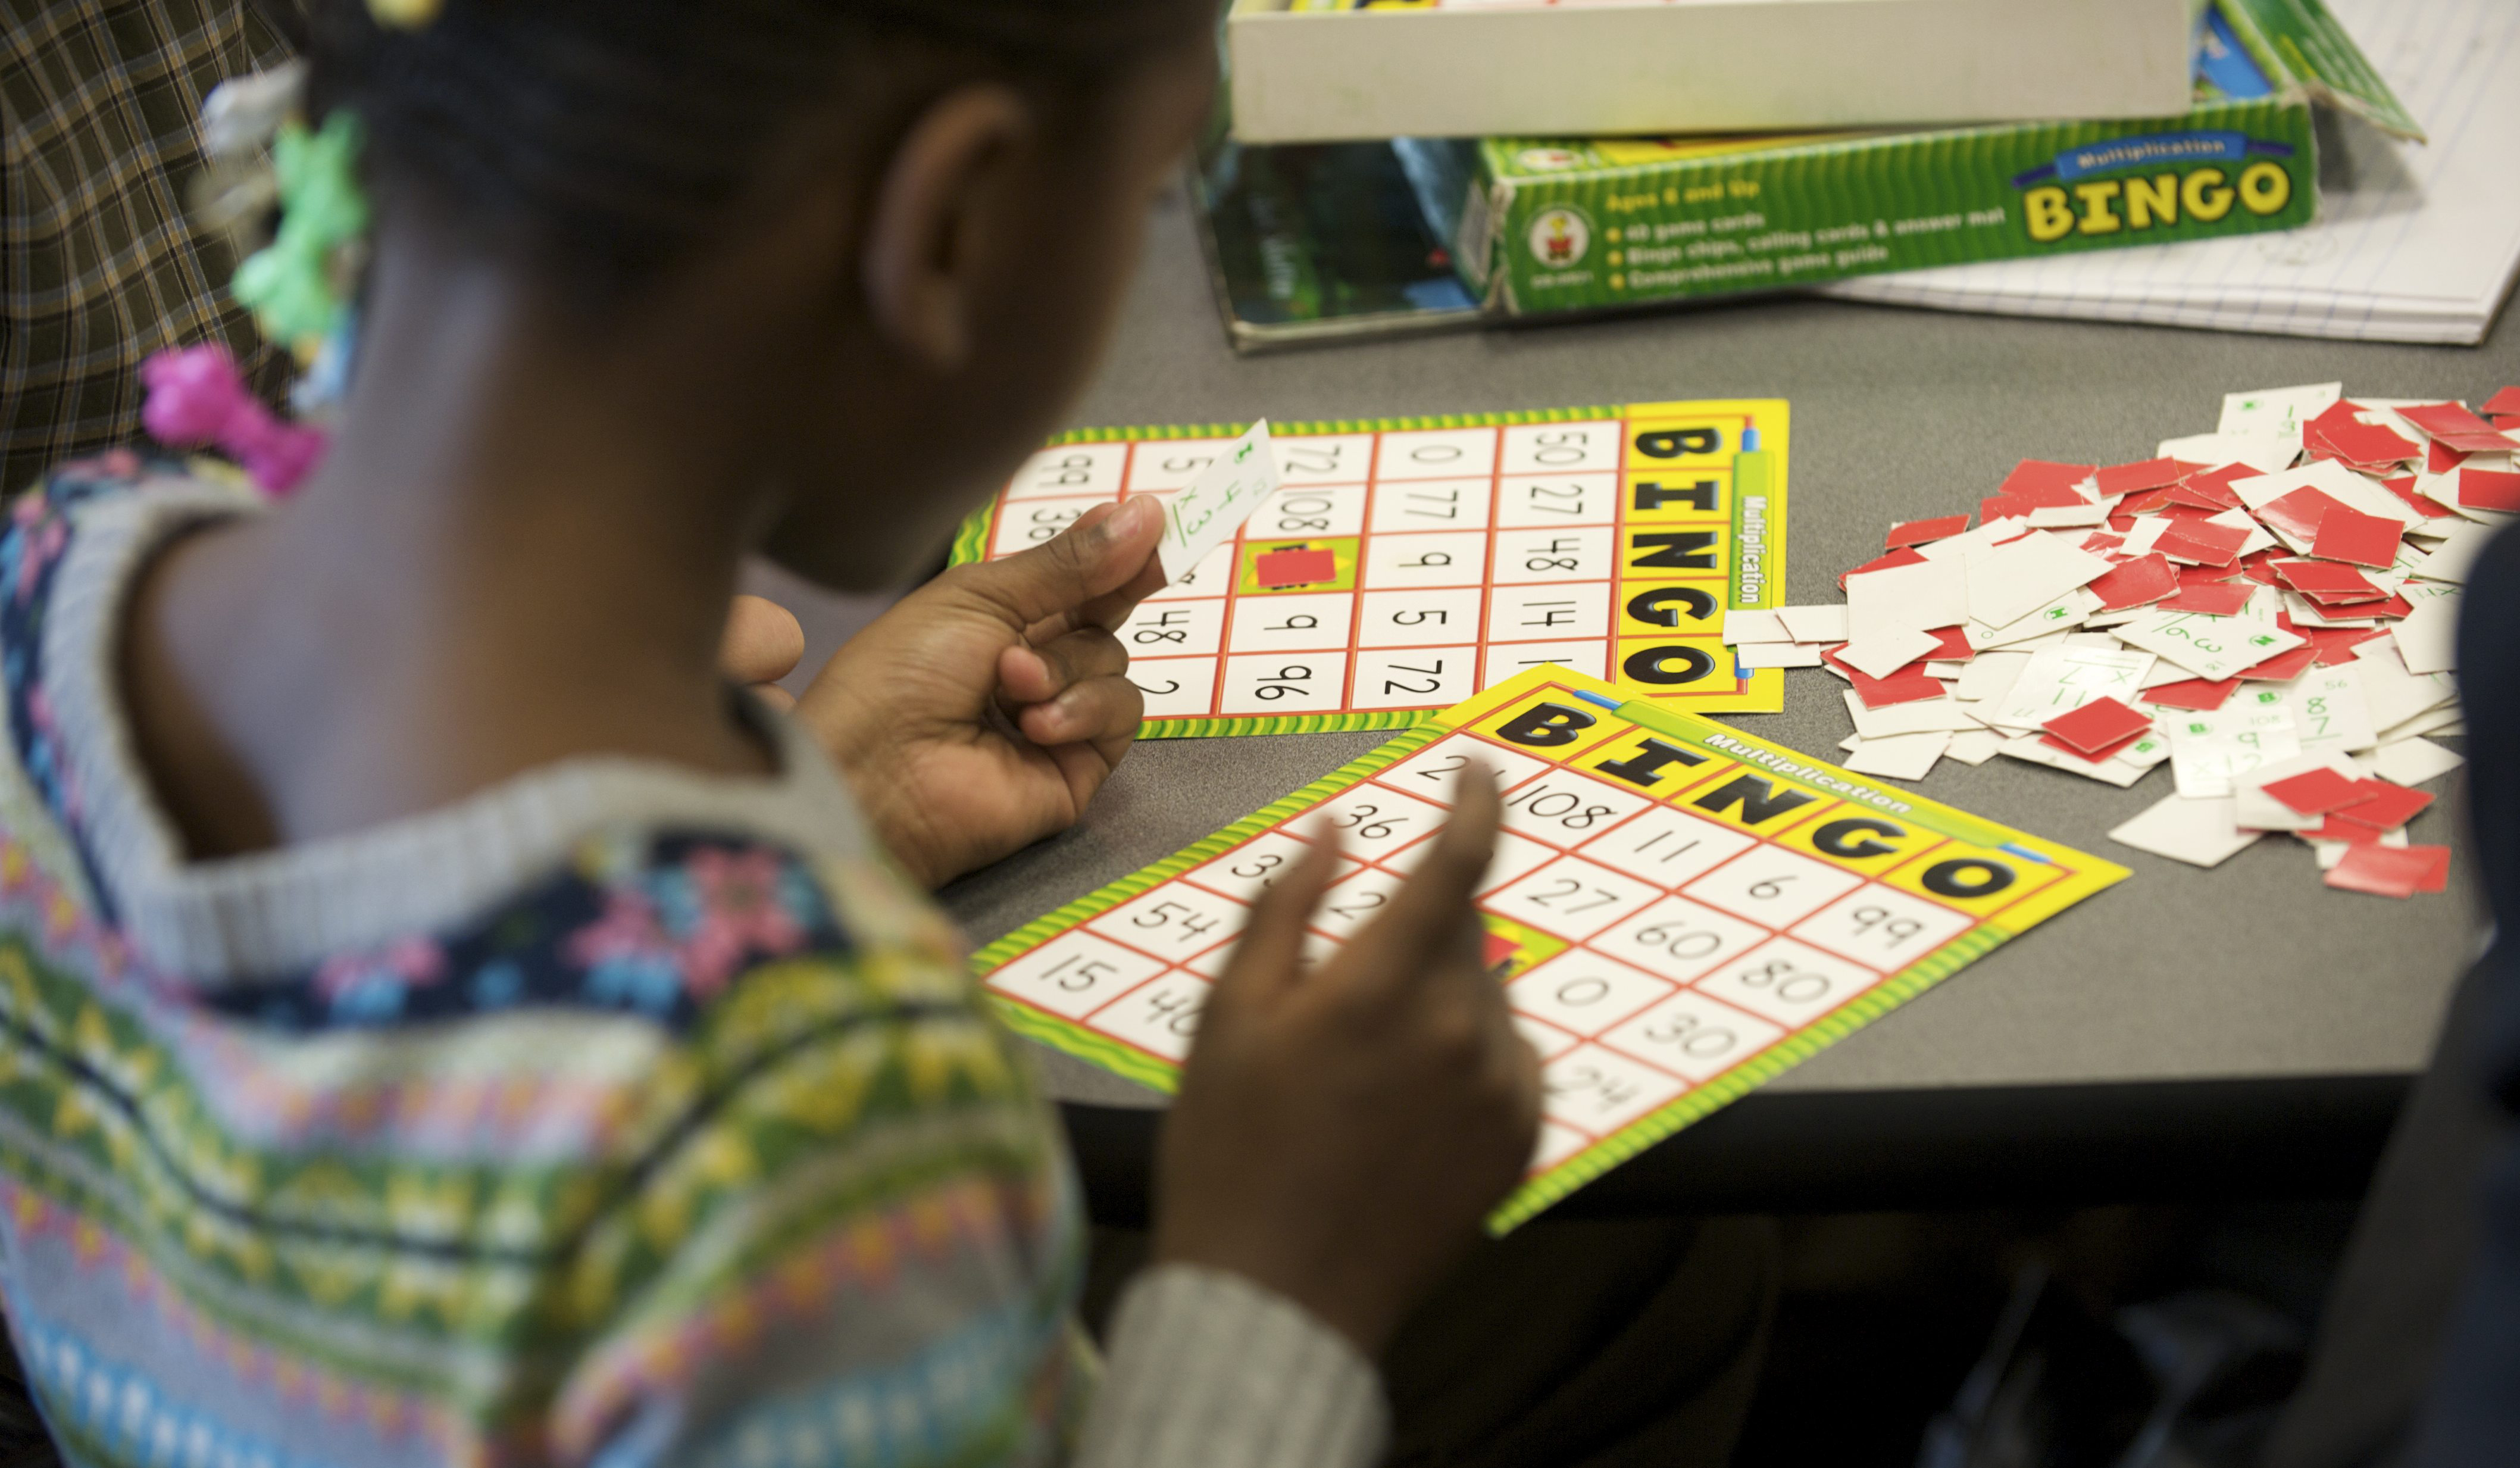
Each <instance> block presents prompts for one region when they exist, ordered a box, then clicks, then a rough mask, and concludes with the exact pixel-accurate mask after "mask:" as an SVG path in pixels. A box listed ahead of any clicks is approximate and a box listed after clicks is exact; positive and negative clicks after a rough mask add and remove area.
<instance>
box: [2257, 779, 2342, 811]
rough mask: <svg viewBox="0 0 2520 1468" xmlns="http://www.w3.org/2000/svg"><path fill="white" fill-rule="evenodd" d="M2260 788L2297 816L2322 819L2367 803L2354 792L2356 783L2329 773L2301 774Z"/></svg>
mask: <svg viewBox="0 0 2520 1468" xmlns="http://www.w3.org/2000/svg"><path fill="white" fill-rule="evenodd" d="M2262 788H2263V789H2264V790H2265V791H2266V793H2267V794H2269V795H2271V796H2273V797H2274V798H2275V799H2276V800H2278V801H2281V802H2283V803H2284V806H2285V808H2287V809H2289V810H2292V811H2294V812H2296V813H2298V814H2301V815H2325V814H2326V813H2327V812H2329V811H2331V810H2339V809H2342V808H2344V807H2345V806H2347V805H2351V804H2353V803H2355V802H2357V801H2361V800H2365V799H2368V798H2367V797H2366V796H2364V795H2363V791H2362V790H2361V789H2359V788H2358V782H2356V781H2354V780H2352V779H2349V778H2347V777H2346V776H2344V775H2340V774H2338V773H2337V772H2336V771H2334V770H2332V769H2314V770H2305V771H2304V772H2302V773H2301V774H2298V775H2291V776H2288V777H2286V778H2284V779H2281V780H2274V781H2270V782H2269V783H2268V784H2267V785H2265V786H2264V787H2262Z"/></svg>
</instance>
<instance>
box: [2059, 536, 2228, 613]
mask: <svg viewBox="0 0 2520 1468" xmlns="http://www.w3.org/2000/svg"><path fill="white" fill-rule="evenodd" d="M2085 548H2086V549H2089V545H2088V543H2087V544H2086V547H2085ZM2090 590H2091V593H2092V594H2093V596H2096V597H2098V598H2099V599H2100V610H2101V611H2103V612H2124V611H2126V610H2127V609H2129V608H2131V607H2148V606H2150V605H2152V604H2153V603H2154V602H2157V601H2160V600H2161V599H2162V598H2163V597H2166V596H2170V595H2173V594H2175V593H2176V592H2177V591H2178V590H2179V568H2177V567H2175V566H2173V565H2171V564H2170V558H2169V557H2168V556H2164V555H2160V554H2158V553H2156V554H2153V555H2149V556H2138V557H2136V558H2135V559H2134V560H2132V561H2126V562H2121V563H2120V564H2119V565H2117V566H2116V567H2114V568H2112V569H2111V570H2110V571H2109V573H2108V574H2106V575H2104V576H2101V577H2100V578H2099V579H2098V580H2096V581H2093V582H2092V584H2091V587H2090ZM2242 600H2244V601H2245V600H2247V598H2246V597H2243V598H2242Z"/></svg>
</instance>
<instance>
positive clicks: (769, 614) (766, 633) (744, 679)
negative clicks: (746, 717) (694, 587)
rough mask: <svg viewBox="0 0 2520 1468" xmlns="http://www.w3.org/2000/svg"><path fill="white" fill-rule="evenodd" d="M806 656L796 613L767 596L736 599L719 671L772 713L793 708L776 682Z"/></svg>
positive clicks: (720, 651)
mask: <svg viewBox="0 0 2520 1468" xmlns="http://www.w3.org/2000/svg"><path fill="white" fill-rule="evenodd" d="M804 657H805V629H804V628H803V627H802V626H800V625H798V624H797V621H796V614H795V613H793V612H790V611H788V610H787V608H785V607H783V606H781V605H779V604H778V603H777V602H774V601H771V600H770V599H769V598H767V597H759V596H753V595H750V594H748V593H747V594H744V595H740V596H738V597H737V598H736V599H735V605H734V606H732V607H729V608H728V609H727V612H726V635H725V636H724V637H723V638H721V639H719V641H718V645H717V668H718V671H720V672H722V673H724V674H726V675H727V676H728V677H730V678H732V679H734V680H735V681H736V682H738V683H741V684H742V685H743V686H744V687H746V688H749V689H751V690H752V693H753V696H754V697H756V698H759V699H761V700H762V701H763V702H765V703H767V704H768V705H770V707H771V708H773V709H780V710H787V709H793V708H795V707H796V700H795V699H794V697H792V696H791V695H790V694H789V693H788V692H787V689H785V688H782V687H780V686H779V680H780V679H781V678H784V677H786V676H787V674H789V673H790V672H793V671H794V670H795V667H796V665H797V664H798V663H799V662H802V661H803V660H804Z"/></svg>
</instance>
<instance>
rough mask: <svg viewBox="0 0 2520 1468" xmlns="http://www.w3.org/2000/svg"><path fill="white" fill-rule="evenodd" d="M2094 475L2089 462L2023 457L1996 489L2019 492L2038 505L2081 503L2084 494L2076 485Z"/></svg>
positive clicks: (2021, 495) (2018, 493)
mask: <svg viewBox="0 0 2520 1468" xmlns="http://www.w3.org/2000/svg"><path fill="white" fill-rule="evenodd" d="M2091 477H2092V466H2091V465H2089V464H2058V463H2055V462H2053V461H2052V460H2048V459H2024V460H2022V461H2021V462H2020V463H2018V464H2015V465H2014V466H2012V472H2011V473H2010V474H2007V475H2005V476H2004V477H2003V483H2002V484H1999V485H1997V486H1996V490H1995V492H1996V493H1998V494H2007V495H2017V496H2020V497H2021V498H2024V499H2027V500H2029V501H2030V502H2031V503H2032V504H2038V505H2079V504H2081V503H2082V502H2083V496H2082V495H2080V494H2079V493H2076V492H2075V489H2074V486H2075V485H2076V484H2079V483H2081V482H2083V481H2085V480H2087V479H2090V478H2091Z"/></svg>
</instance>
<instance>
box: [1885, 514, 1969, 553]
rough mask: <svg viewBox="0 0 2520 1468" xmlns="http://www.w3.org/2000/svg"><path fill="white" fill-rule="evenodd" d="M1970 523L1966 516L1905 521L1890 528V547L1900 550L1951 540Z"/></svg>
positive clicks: (1946, 516)
mask: <svg viewBox="0 0 2520 1468" xmlns="http://www.w3.org/2000/svg"><path fill="white" fill-rule="evenodd" d="M1968 522H1969V518H1968V517H1967V516H1965V515H1945V516H1943V517H1941V518H1940V519H1936V520H1910V521H1905V522H1902V523H1901V524H1898V525H1894V526H1892V527H1891V528H1890V536H1889V547H1890V549H1892V550H1898V549H1900V548H1902V547H1904V546H1912V545H1929V544H1931V543H1933V542H1934V541H1937V540H1949V539H1951V538H1952V537H1953V536H1954V535H1957V534H1958V533H1960V532H1961V531H1962V530H1965V529H1967V528H1968Z"/></svg>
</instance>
